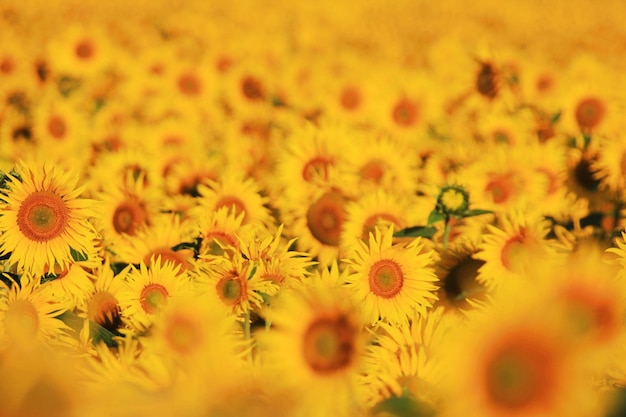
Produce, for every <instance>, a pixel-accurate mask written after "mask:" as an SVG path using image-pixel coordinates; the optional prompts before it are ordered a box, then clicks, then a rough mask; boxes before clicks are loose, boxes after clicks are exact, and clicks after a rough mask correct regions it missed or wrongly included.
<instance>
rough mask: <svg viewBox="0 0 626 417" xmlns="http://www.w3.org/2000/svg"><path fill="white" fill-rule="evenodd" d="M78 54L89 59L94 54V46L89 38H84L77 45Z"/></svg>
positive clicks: (79, 56)
mask: <svg viewBox="0 0 626 417" xmlns="http://www.w3.org/2000/svg"><path fill="white" fill-rule="evenodd" d="M75 52H76V56H77V57H78V58H79V59H81V60H84V61H86V60H88V59H90V58H91V57H92V56H93V55H94V52H95V51H94V47H93V45H92V43H91V42H90V41H88V40H83V41H81V42H79V43H78V44H77V45H76V49H75Z"/></svg>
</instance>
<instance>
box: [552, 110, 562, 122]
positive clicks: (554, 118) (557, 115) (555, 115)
mask: <svg viewBox="0 0 626 417" xmlns="http://www.w3.org/2000/svg"><path fill="white" fill-rule="evenodd" d="M560 118H561V112H560V111H558V112H556V113H554V114H553V115H552V117H550V124H555V123H556V122H558V121H559V119H560Z"/></svg>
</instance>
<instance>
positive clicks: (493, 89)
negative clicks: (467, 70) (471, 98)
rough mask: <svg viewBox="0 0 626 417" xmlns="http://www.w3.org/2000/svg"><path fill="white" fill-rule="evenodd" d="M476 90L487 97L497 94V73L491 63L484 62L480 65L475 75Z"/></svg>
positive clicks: (493, 96) (490, 97)
mask: <svg viewBox="0 0 626 417" xmlns="http://www.w3.org/2000/svg"><path fill="white" fill-rule="evenodd" d="M476 91H478V93H479V94H481V95H483V96H485V97H487V98H488V99H494V98H495V97H496V96H497V95H498V80H497V73H496V69H495V68H494V67H493V65H492V64H490V63H488V62H485V63H483V64H482V65H481V67H480V71H478V74H477V75H476Z"/></svg>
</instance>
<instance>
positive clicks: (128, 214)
mask: <svg viewBox="0 0 626 417" xmlns="http://www.w3.org/2000/svg"><path fill="white" fill-rule="evenodd" d="M146 219H147V213H146V209H145V208H144V206H143V204H141V203H139V202H138V201H135V200H126V201H124V202H123V203H121V204H120V205H119V206H117V208H116V209H115V212H114V213H113V228H114V229H115V231H116V232H117V233H120V234H122V233H126V234H127V235H131V236H133V235H134V234H135V233H137V229H138V228H139V227H140V226H141V225H143V224H144V223H145V222H146Z"/></svg>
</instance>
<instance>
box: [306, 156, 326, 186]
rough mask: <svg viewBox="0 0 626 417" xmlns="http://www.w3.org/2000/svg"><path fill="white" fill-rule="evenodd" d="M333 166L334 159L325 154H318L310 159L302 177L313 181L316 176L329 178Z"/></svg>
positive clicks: (324, 178)
mask: <svg viewBox="0 0 626 417" xmlns="http://www.w3.org/2000/svg"><path fill="white" fill-rule="evenodd" d="M331 166H333V160H332V159H331V158H328V157H324V156H317V157H315V158H312V159H311V160H309V161H308V162H307V163H306V164H305V165H304V168H303V169H302V178H304V180H305V181H306V182H312V181H313V180H314V179H316V178H320V179H322V180H327V179H328V169H329V168H330V167H331Z"/></svg>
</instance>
